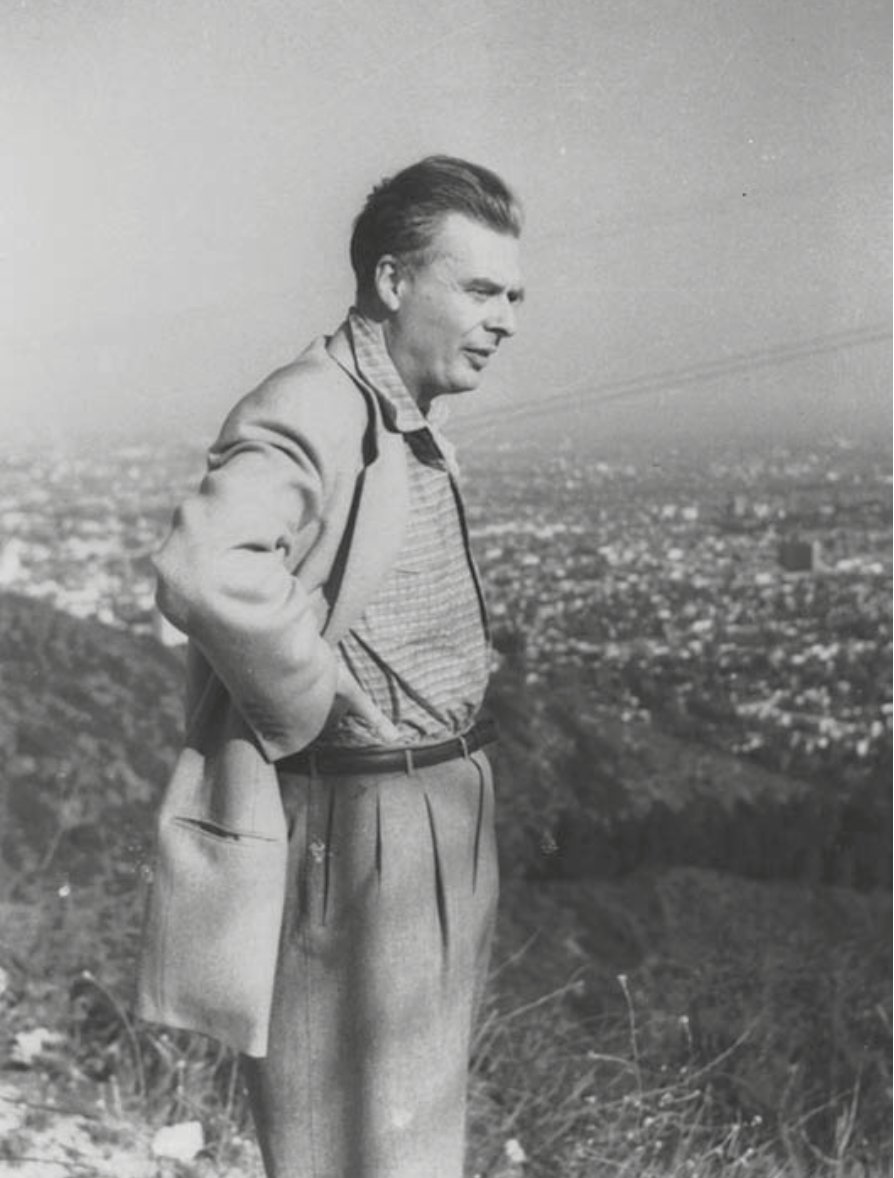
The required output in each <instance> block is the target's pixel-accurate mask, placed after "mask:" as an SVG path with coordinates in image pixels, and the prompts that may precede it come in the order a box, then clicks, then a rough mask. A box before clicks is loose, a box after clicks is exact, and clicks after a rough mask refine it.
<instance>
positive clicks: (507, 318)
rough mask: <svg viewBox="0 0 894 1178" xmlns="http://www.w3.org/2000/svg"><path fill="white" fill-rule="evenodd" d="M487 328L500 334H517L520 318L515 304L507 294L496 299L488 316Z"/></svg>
mask: <svg viewBox="0 0 894 1178" xmlns="http://www.w3.org/2000/svg"><path fill="white" fill-rule="evenodd" d="M486 326H487V328H488V330H489V331H493V332H496V333H497V334H499V335H500V336H504V337H505V336H511V335H515V333H516V331H517V330H518V320H517V318H516V314H515V304H514V303H512V302H511V301H510V300H509V299H508V298H507V297H506V296H505V295H503V297H502V298H499V299H495V300H494V304H493V307H492V308H491V312H490V314H489V315H488V318H487V324H486Z"/></svg>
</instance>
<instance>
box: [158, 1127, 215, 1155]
mask: <svg viewBox="0 0 894 1178" xmlns="http://www.w3.org/2000/svg"><path fill="white" fill-rule="evenodd" d="M204 1146H205V1133H204V1130H203V1129H202V1122H201V1121H181V1122H180V1124H178V1125H165V1126H164V1128H162V1129H159V1130H158V1132H157V1133H156V1134H155V1136H154V1137H153V1138H152V1153H153V1154H154V1155H155V1157H157V1158H174V1159H175V1160H176V1161H178V1162H191V1161H192V1159H193V1158H194V1157H195V1156H196V1154H197V1153H199V1152H200V1150H202V1149H203V1148H204Z"/></svg>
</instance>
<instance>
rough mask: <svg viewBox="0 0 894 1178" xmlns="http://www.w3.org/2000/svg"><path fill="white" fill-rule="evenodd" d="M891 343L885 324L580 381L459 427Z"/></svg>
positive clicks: (469, 417)
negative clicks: (612, 377) (634, 373)
mask: <svg viewBox="0 0 894 1178" xmlns="http://www.w3.org/2000/svg"><path fill="white" fill-rule="evenodd" d="M889 339H891V328H890V327H889V326H888V325H887V324H874V325H872V326H868V327H862V328H851V329H848V330H843V331H838V332H832V333H829V334H827V335H822V336H816V337H814V338H812V339H805V340H794V341H791V342H789V343H786V344H778V345H774V346H773V347H768V348H760V349H752V350H750V351H747V352H739V353H736V354H734V355H732V356H726V357H723V358H721V359H716V360H706V361H702V362H700V363H698V364H692V365H686V366H682V367H676V368H666V369H662V370H660V371H658V372H651V373H644V374H642V375H640V376H635V377H628V378H625V379H620V380H613V381H603V382H600V383H596V384H591V383H590V380H591V378H590V377H582V378H580V379H578V380H575V381H572V382H571V383H569V384H566V385H564V386H562V387H561V388H560V389H559V390H558V392H557V393H554V394H552V395H551V396H549V397H541V398H538V399H536V400H529V401H523V402H521V403H516V404H507V405H503V406H500V407H497V408H493V409H486V410H481V411H479V412H476V413H471V414H468V415H465V416H464V417H463V418H462V419H461V422H460V421H458V422H457V425H458V426H460V427H461V428H463V427H468V428H475V429H478V428H480V427H485V428H487V426H488V425H489V424H490V423H492V422H493V423H497V422H506V421H509V420H511V421H512V422H516V421H519V420H521V419H524V418H529V417H539V416H543V415H547V416H548V415H550V414H553V413H555V412H556V411H559V412H566V413H567V412H568V411H569V410H571V409H573V408H575V407H581V406H582V405H583V404H585V403H586V404H589V405H591V406H594V407H595V408H597V409H598V408H600V407H601V406H603V405H608V404H612V403H615V402H618V401H626V400H629V399H631V398H635V397H643V396H650V395H655V394H661V393H671V392H674V391H676V390H677V389H680V388H686V387H691V386H694V385H699V384H710V383H712V382H714V381H717V380H719V379H721V378H723V377H727V376H738V375H741V374H744V373H747V372H750V371H756V370H759V369H763V368H771V367H775V366H777V365H780V364H787V363H791V362H793V361H796V360H801V359H807V358H810V357H812V356H820V355H824V354H828V353H832V352H838V351H843V350H846V349H849V348H856V347H864V346H867V345H870V344H875V343H883V342H884V341H885V340H889ZM574 390H579V391H577V392H575V393H574V395H573V396H568V394H569V393H571V392H573V391H574Z"/></svg>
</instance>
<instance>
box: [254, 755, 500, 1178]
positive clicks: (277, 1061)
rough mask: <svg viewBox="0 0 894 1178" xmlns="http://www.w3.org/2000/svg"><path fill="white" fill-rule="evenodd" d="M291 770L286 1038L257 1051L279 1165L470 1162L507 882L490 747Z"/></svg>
mask: <svg viewBox="0 0 894 1178" xmlns="http://www.w3.org/2000/svg"><path fill="white" fill-rule="evenodd" d="M281 784H282V790H283V800H284V804H285V807H286V813H287V815H288V818H289V822H290V872H289V891H288V896H287V902H286V913H285V918H284V922H283V933H282V939H281V944H280V955H279V963H278V970H277V979H276V990H275V996H274V1005H273V1015H272V1024H271V1031H270V1049H269V1054H268V1055H267V1056H266V1057H265V1058H264V1059H260V1060H258V1059H244V1060H243V1067H244V1072H245V1076H246V1080H247V1084H248V1090H249V1096H250V1100H251V1107H252V1113H253V1117H254V1121H255V1126H256V1129H257V1134H258V1139H259V1143H260V1146H261V1151H262V1154H263V1157H264V1164H265V1167H266V1171H267V1174H268V1176H269V1178H461V1175H462V1172H463V1153H464V1144H465V1114H466V1089H467V1072H468V1060H469V1050H470V1042H471V1035H472V1030H473V1024H474V1020H475V1016H476V1010H477V1006H478V1003H479V1000H480V997H481V994H482V991H483V987H484V984H485V979H486V975H487V967H488V959H489V953H490V942H491V937H492V933H493V927H494V920H495V915H496V904H497V891H498V881H497V857H496V843H495V837H494V822H493V815H494V799H493V779H492V775H491V768H490V764H489V762H488V759H487V756H486V755H485V753H483V752H477V753H474V754H473V755H471V756H469V757H465V758H457V759H456V760H453V761H449V762H446V763H444V764H441V765H436V766H433V767H430V768H425V769H419V770H412V769H411V770H409V771H407V772H402V773H398V774H393V775H392V774H389V775H382V774H376V775H370V776H364V777H361V776H338V777H336V776H325V777H321V776H317V777H310V776H303V775H288V776H286V775H283V777H282V779H281Z"/></svg>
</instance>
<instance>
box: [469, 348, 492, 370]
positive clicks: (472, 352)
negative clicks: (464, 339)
mask: <svg viewBox="0 0 894 1178" xmlns="http://www.w3.org/2000/svg"><path fill="white" fill-rule="evenodd" d="M495 351H496V348H466V349H465V352H466V355H467V356H470V357H471V358H472V360H473V361H474V362H477V363H479V364H480V365H481V366H482V367H483V366H484V365H485V364H486V363H487V362H488V360H489V359H490V358H491V356H492V355H493V354H494V352H495Z"/></svg>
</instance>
